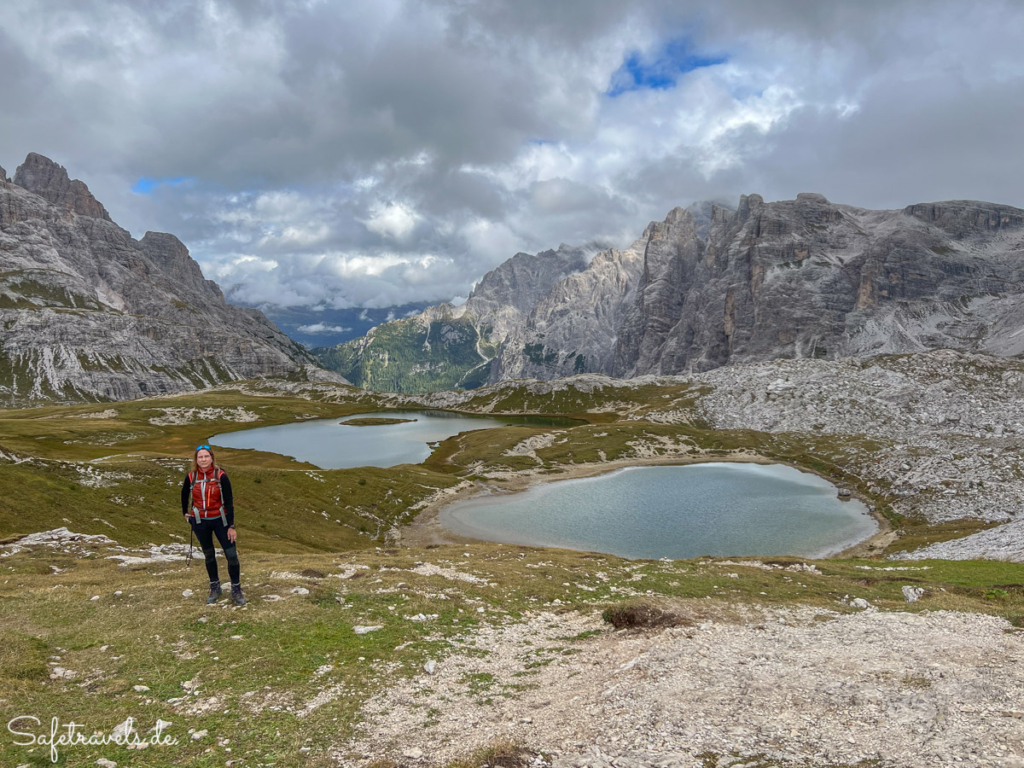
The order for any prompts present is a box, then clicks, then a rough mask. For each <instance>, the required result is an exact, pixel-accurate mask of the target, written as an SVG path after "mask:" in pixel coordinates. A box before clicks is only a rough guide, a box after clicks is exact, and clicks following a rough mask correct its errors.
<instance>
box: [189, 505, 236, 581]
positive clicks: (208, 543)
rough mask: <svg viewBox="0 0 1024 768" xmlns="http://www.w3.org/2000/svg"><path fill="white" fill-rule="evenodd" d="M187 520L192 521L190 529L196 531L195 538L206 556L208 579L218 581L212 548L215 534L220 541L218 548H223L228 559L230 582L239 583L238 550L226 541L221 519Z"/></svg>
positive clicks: (226, 533) (215, 560)
mask: <svg viewBox="0 0 1024 768" xmlns="http://www.w3.org/2000/svg"><path fill="white" fill-rule="evenodd" d="M189 520H190V521H191V522H192V530H193V531H195V532H196V538H197V539H199V546H200V547H202V549H203V556H204V557H205V558H206V572H207V573H208V574H210V581H211V582H214V581H220V576H219V575H218V574H217V554H216V550H215V549H214V548H213V537H214V536H216V537H217V541H219V542H220V548H221V549H223V550H224V557H225V559H227V561H228V576H230V577H231V583H232V584H241V581H240V579H241V568H240V567H239V565H238V550H237V549H235V545H234V544H232V543H231V542H230V541H228V528H227V526H226V525H224V523H223V521H222V520H221V519H220V518H219V517H213V518H210V519H208V520H200V521H199V522H196V521H195V520H192V518H189Z"/></svg>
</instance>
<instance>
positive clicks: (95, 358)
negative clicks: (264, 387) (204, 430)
mask: <svg viewBox="0 0 1024 768" xmlns="http://www.w3.org/2000/svg"><path fill="white" fill-rule="evenodd" d="M5 178H6V177H5V175H4V174H3V173H2V171H0V324H2V327H3V334H2V336H0V401H2V402H3V403H5V404H12V403H24V402H31V401H39V400H58V401H63V400H107V399H112V400H120V399H127V398H135V397H141V396H144V395H154V394H160V393H168V392H177V391H182V390H191V389H197V388H201V387H204V386H208V385H212V384H217V383H221V382H224V381H230V380H234V379H241V378H253V377H261V376H282V375H286V374H296V375H298V374H300V373H301V372H302V371H303V370H304V367H305V366H307V365H309V364H311V363H313V362H314V361H313V358H312V357H311V356H310V355H309V354H308V353H306V352H305V350H303V349H302V348H301V347H299V346H298V345H297V344H295V343H294V342H292V341H291V340H289V339H288V338H287V337H286V336H285V335H284V334H282V333H281V332H280V331H279V330H278V329H277V328H276V327H275V326H274V325H273V324H272V323H271V322H270V321H269V320H267V319H266V318H265V317H264V316H263V314H262V313H260V312H257V311H255V310H251V309H243V308H240V307H235V306H232V305H229V304H227V303H226V302H225V301H224V297H223V295H222V294H221V291H220V289H219V288H218V287H217V286H216V284H214V283H213V282H211V281H209V280H206V279H204V278H203V275H202V271H201V270H200V268H199V265H198V264H197V263H196V262H195V261H194V260H193V259H192V258H191V257H190V256H189V254H188V249H187V248H185V246H184V245H183V244H182V243H181V242H180V241H179V240H178V239H177V238H176V237H174V236H173V235H169V234H163V233H155V232H149V233H147V234H146V236H145V237H143V238H142V239H141V240H135V239H134V238H132V237H131V235H130V234H129V233H128V232H127V231H125V230H124V229H121V228H120V227H119V226H117V225H116V224H115V223H114V222H113V221H111V220H110V216H109V215H108V213H107V211H106V209H105V208H104V207H103V205H102V204H101V203H100V202H99V201H97V200H96V198H95V197H93V195H92V194H91V193H90V192H89V189H88V187H86V185H85V184H83V183H82V182H81V181H78V180H72V179H70V178H69V177H68V174H67V172H66V171H65V170H64V168H62V167H61V166H59V165H57V164H56V163H54V162H52V161H51V160H48V159H47V158H45V157H43V156H41V155H37V154H30V155H29V156H28V158H27V159H26V161H25V163H24V164H23V165H22V166H21V167H19V168H18V170H17V172H16V173H15V176H14V181H13V182H9V181H5V180H4V179H5Z"/></svg>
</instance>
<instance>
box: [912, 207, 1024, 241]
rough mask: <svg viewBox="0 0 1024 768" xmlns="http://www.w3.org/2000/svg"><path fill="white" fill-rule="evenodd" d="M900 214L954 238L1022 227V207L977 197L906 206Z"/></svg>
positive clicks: (1023, 216)
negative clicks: (930, 225)
mask: <svg viewBox="0 0 1024 768" xmlns="http://www.w3.org/2000/svg"><path fill="white" fill-rule="evenodd" d="M903 213H904V214H905V215H907V216H912V217H914V218H916V219H920V220H921V221H924V222H926V223H928V224H934V225H935V226H937V227H939V228H940V229H943V230H945V231H946V232H948V233H949V234H951V235H953V236H954V237H956V238H960V237H964V236H966V235H971V234H985V233H991V232H994V231H996V230H1000V229H1016V228H1019V227H1024V210H1021V209H1020V208H1014V207H1012V206H1009V205H997V204H995V203H984V202H979V201H977V200H947V201H944V202H941V203H917V204H916V205H908V206H907V207H906V208H904V209H903Z"/></svg>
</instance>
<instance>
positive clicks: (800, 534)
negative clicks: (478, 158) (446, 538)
mask: <svg viewBox="0 0 1024 768" xmlns="http://www.w3.org/2000/svg"><path fill="white" fill-rule="evenodd" d="M348 422H353V423H348ZM576 423H577V422H575V421H573V420H571V419H559V418H547V417H536V416H512V417H504V416H497V417H483V416H470V415H465V414H458V413H451V412H448V411H435V410H419V411H382V412H376V413H361V414H358V415H357V416H352V417H348V418H347V419H344V420H341V421H339V420H338V419H317V420H310V421H302V422H297V423H294V424H283V425H279V426H273V427H261V428H257V429H248V430H241V431H238V432H230V433H225V434H221V435H214V436H213V437H211V438H210V441H209V442H210V444H211V445H214V446H221V447H228V448H239V449H255V450H260V451H269V452H272V453H278V454H284V455H286V456H291V457H294V458H296V459H298V460H300V461H304V462H308V463H310V464H313V465H315V466H317V467H321V468H323V469H344V468H352V467H362V466H373V467H391V466H395V465H398V464H418V463H420V462H422V461H424V460H425V459H426V458H427V457H428V456H429V455H430V452H431V450H432V447H433V446H434V445H436V443H437V442H439V441H441V440H445V439H447V438H448V437H451V436H453V435H456V434H458V433H460V432H466V431H470V430H479V429H491V428H495V427H502V426H508V425H512V424H516V425H528V426H551V427H565V426H572V425H574V424H576ZM438 521H439V522H440V524H441V525H442V526H443V527H444V528H446V529H448V530H450V531H451V532H453V533H455V534H458V535H460V536H467V537H470V538H474V539H482V540H486V541H495V542H505V543H513V544H522V545H531V546H542V547H562V548H568V549H576V550H585V551H593V552H604V553H608V554H612V555H619V556H622V557H627V558H671V559H684V558H692V557H699V556H702V555H711V556H719V557H728V556H751V555H761V556H768V555H776V556H779V555H794V556H801V557H824V556H827V555H831V554H835V553H837V552H840V551H842V550H844V549H846V548H848V547H851V546H853V545H854V544H856V543H858V542H860V541H863V540H864V539H866V538H868V537H870V536H872V535H873V534H874V533H876V532H877V531H878V525H877V523H876V522H875V520H874V518H873V517H872V516H871V515H870V513H869V511H868V509H867V507H866V506H865V505H864V504H863V503H862V502H860V501H858V500H856V499H850V500H841V499H840V498H839V497H838V489H837V488H836V487H835V486H834V485H832V484H831V483H829V482H828V481H827V480H824V479H822V478H820V477H818V476H817V475H814V474H811V473H808V472H802V471H800V470H797V469H794V468H792V467H789V466H785V465H781V464H771V465H764V464H754V463H745V462H728V463H724V462H715V463H703V464H686V465H659V466H637V467H627V468H624V469H618V470H616V471H613V472H610V473H607V474H604V475H599V476H597V477H588V478H580V479H571V480H558V481H553V482H544V483H539V484H537V485H533V486H530V487H529V488H527V489H526V490H525V491H522V492H519V493H508V492H504V491H501V490H498V489H493V490H490V491H487V492H484V493H482V494H480V495H477V496H474V497H473V498H470V499H467V500H463V501H458V502H455V503H453V504H450V505H448V506H446V507H444V508H443V509H442V510H441V511H440V513H439V517H438Z"/></svg>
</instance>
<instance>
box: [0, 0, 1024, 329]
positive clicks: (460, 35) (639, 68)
mask: <svg viewBox="0 0 1024 768" xmlns="http://www.w3.org/2000/svg"><path fill="white" fill-rule="evenodd" d="M1021 29H1024V4H1022V3H1019V2H999V1H998V0H992V1H990V2H985V3H974V2H966V1H964V2H941V1H940V0H922V1H921V2H916V1H914V2H911V1H907V2H900V1H899V0H884V2H874V1H873V0H856V2H855V1H853V0H850V2H817V3H816V2H805V1H804V0H792V1H791V2H783V1H782V0H747V1H745V2H741V1H738V0H737V1H735V2H727V1H722V0H717V1H716V2H707V1H706V0H702V1H701V2H681V1H680V0H668V1H665V2H662V1H659V0H650V1H643V0H638V1H637V2H629V1H628V0H554V1H553V0H493V1H491V2H471V1H470V0H433V1H424V2H401V1H396V0H368V1H366V2H360V1H359V0H346V1H345V2H333V1H330V0H303V1H301V2H299V1H296V2H288V1H285V0H281V1H279V2H277V1H272V0H198V1H195V2H193V0H176V1H175V2H171V3H168V2H160V1H159V0H123V1H122V2H118V1H117V0H65V1H63V2H62V1H60V0H4V2H3V3H2V4H0V72H3V73H4V74H3V77H2V78H0V165H3V166H4V167H5V168H7V171H8V173H9V174H11V175H13V173H14V169H15V167H16V166H17V165H18V164H19V163H20V162H21V161H22V160H23V159H24V156H25V155H26V154H27V153H28V152H30V151H35V152H39V153H41V154H44V155H47V156H49V157H51V158H52V159H54V160H56V161H57V162H59V163H61V164H62V165H64V166H66V167H67V168H68V171H69V172H70V174H71V175H72V177H77V178H80V179H82V180H83V181H85V182H86V183H87V184H88V185H89V186H90V188H91V189H92V190H93V192H94V193H95V194H96V196H97V197H98V198H99V199H100V200H101V201H102V202H103V203H104V204H105V205H106V207H107V209H108V210H109V211H110V213H111V216H112V217H113V218H114V220H115V221H117V222H118V223H120V224H121V225H122V226H125V227H126V228H128V229H129V230H131V232H132V234H133V235H135V236H136V237H141V236H142V235H143V234H144V233H145V232H146V230H157V231H166V232H173V233H174V234H176V235H178V236H179V237H180V238H181V239H182V240H183V241H184V242H185V244H186V245H187V246H188V247H189V249H190V250H191V252H192V254H193V256H195V257H196V258H197V259H198V260H199V262H200V264H201V265H202V266H203V269H204V272H205V273H206V275H207V276H208V277H212V278H214V279H215V280H217V281H218V282H219V283H220V284H221V286H222V287H223V288H224V289H225V292H226V293H227V294H228V296H229V298H231V299H232V300H234V301H236V302H240V303H247V304H251V305H258V304H261V303H272V304H277V305H281V306H292V307H329V308H339V309H340V308H346V307H353V306H354V307H390V306H394V305H399V304H403V303H406V302H415V301H435V300H443V299H450V298H452V297H454V296H465V295H466V293H467V292H468V291H469V290H470V288H471V286H472V284H473V282H474V281H475V280H477V279H479V277H480V276H481V275H482V274H483V273H484V272H486V271H487V270H488V269H491V268H493V267H494V266H496V265H497V264H499V263H500V262H501V261H503V260H504V259H506V258H508V257H509V256H511V255H512V254H514V253H516V252H517V251H521V250H523V251H529V252H535V251H538V250H543V249H547V248H551V247H556V246H557V245H558V244H559V243H561V242H566V243H570V244H579V243H583V242H586V241H590V240H602V241H607V242H611V243H614V244H618V245H624V244H627V243H628V242H630V241H631V240H632V239H633V238H634V237H636V236H637V235H638V234H639V233H640V231H641V230H642V228H643V226H644V225H645V224H646V223H647V222H648V221H650V220H652V219H661V218H664V216H665V214H666V213H667V212H668V210H670V209H671V208H672V207H674V206H676V205H687V204H689V203H691V202H693V201H695V200H700V199H724V200H733V201H734V200H735V198H736V197H737V196H738V195H740V194H743V193H750V192H758V193H760V194H762V195H763V196H764V197H765V198H766V199H768V200H772V199H784V198H791V197H793V196H794V195H795V194H796V193H797V192H802V191H816V192H821V193H824V194H825V195H826V196H828V197H829V198H830V199H831V200H833V201H836V202H844V203H849V204H853V205H860V206H864V207H879V208H881V207H902V206H904V205H906V204H908V203H913V202H921V201H930V200H941V199H950V198H973V199H983V200H990V201H995V202H1003V203H1009V204H1012V205H1017V206H1021V207H1024V182H1022V179H1024V152H1021V151H1020V125H1021V118H1022V116H1024V115H1022V113H1024V107H1022V105H1024V57H1022V56H1020V55H1019V45H1020V40H1019V34H1018V32H1019V30H1021Z"/></svg>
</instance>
